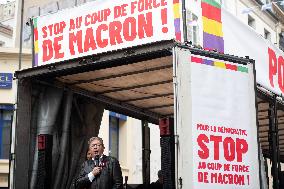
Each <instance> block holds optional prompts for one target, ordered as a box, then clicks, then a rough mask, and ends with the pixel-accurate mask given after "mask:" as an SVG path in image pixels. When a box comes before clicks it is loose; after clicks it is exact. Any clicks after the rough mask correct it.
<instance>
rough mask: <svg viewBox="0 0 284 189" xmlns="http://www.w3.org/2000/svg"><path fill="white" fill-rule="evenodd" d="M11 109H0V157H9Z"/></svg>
mask: <svg viewBox="0 0 284 189" xmlns="http://www.w3.org/2000/svg"><path fill="white" fill-rule="evenodd" d="M12 116H13V110H6V109H0V159H9V153H10V130H11V125H12Z"/></svg>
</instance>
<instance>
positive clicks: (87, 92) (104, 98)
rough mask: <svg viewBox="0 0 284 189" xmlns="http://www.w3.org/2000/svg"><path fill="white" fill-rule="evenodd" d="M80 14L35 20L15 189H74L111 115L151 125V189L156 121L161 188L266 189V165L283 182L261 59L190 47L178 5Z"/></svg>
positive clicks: (90, 6) (113, 7)
mask: <svg viewBox="0 0 284 189" xmlns="http://www.w3.org/2000/svg"><path fill="white" fill-rule="evenodd" d="M94 7H95V8H94ZM71 10H72V13H74V14H68V11H70V10H62V11H60V12H58V13H56V14H50V15H45V16H41V17H35V18H33V19H32V21H31V26H32V31H33V37H34V39H33V53H34V54H33V65H34V67H33V68H29V69H25V70H21V71H18V72H16V74H15V75H16V78H17V80H18V99H17V111H16V115H17V118H16V133H15V139H16V142H15V162H14V174H13V187H14V188H72V187H73V185H72V183H73V182H74V178H75V176H76V172H77V171H78V169H79V167H80V164H81V163H82V162H83V160H84V155H85V154H84V152H83V149H84V146H86V142H87V139H88V138H90V137H91V136H97V135H98V133H99V130H100V122H101V119H102V112H103V110H104V109H108V110H111V111H114V112H118V113H121V114H124V115H128V116H131V117H134V118H137V119H140V120H142V124H143V125H145V127H142V128H143V132H142V134H143V136H142V139H143V140H142V149H141V150H142V157H143V162H142V165H143V166H142V167H143V170H142V172H143V173H142V175H143V183H139V184H142V187H144V188H147V187H148V186H149V184H150V180H149V171H150V168H149V166H147V165H149V161H150V150H149V140H150V139H149V129H148V128H147V123H148V122H149V123H154V124H157V125H159V128H160V144H157V145H160V146H161V170H162V173H163V176H164V186H163V187H164V188H177V189H181V188H208V189H209V188H217V187H219V188H263V187H264V186H265V183H266V180H265V179H264V177H265V176H264V177H263V175H264V174H263V173H264V172H265V170H264V168H263V166H262V165H264V164H263V162H262V156H263V154H264V156H266V157H270V158H271V159H273V158H274V160H273V166H274V167H273V168H272V169H273V170H274V173H275V174H277V166H276V165H277V164H278V162H279V161H280V160H279V159H277V157H279V154H278V155H277V153H279V148H277V144H276V143H277V141H275V139H276V137H277V135H275V136H273V137H272V138H273V142H272V144H273V145H271V146H272V149H275V152H273V151H272V152H271V151H267V150H266V149H267V146H266V147H263V146H262V148H261V144H264V143H265V142H266V141H262V140H260V137H259V136H260V134H261V132H260V127H259V125H258V123H259V119H260V118H259V116H258V115H259V112H258V108H262V107H263V106H262V105H261V103H263V102H264V103H266V105H267V104H271V106H273V107H274V108H270V109H269V110H267V109H266V110H267V111H269V112H270V114H271V115H272V116H270V117H269V118H265V120H267V121H268V119H271V120H269V123H271V128H272V129H273V128H275V127H276V124H275V120H276V119H277V116H276V112H277V111H278V110H277V107H276V106H275V105H276V104H277V103H278V104H279V99H277V98H276V97H275V96H273V95H271V94H268V93H267V90H264V88H263V87H261V86H259V85H257V84H256V71H255V62H254V60H252V59H250V58H249V57H237V56H233V55H228V54H224V53H221V52H218V51H216V50H206V49H203V48H200V47H196V46H193V45H192V44H190V43H189V42H188V41H187V39H186V38H187V37H186V35H185V33H184V32H185V30H183V29H184V27H185V25H186V24H183V20H182V17H181V15H182V10H183V7H182V3H181V2H179V1H176V0H173V1H159V2H158V1H152V2H148V4H147V3H146V1H145V2H144V1H135V0H128V2H127V3H126V2H125V1H123V2H122V1H116V2H112V1H100V0H99V1H95V2H89V3H86V4H84V5H82V6H79V7H75V8H74V9H71ZM165 97H167V98H165ZM271 97H273V98H272V99H274V101H270V98H271ZM263 99H264V100H263ZM139 100H143V103H139ZM259 102H261V103H259ZM272 102H273V103H272ZM261 120H264V119H262V118H261ZM277 149H278V150H277ZM275 153H276V154H275ZM275 166H276V167H275ZM125 187H130V186H128V185H127V183H126V184H125Z"/></svg>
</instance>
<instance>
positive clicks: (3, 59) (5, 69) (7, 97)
mask: <svg viewBox="0 0 284 189" xmlns="http://www.w3.org/2000/svg"><path fill="white" fill-rule="evenodd" d="M18 53H19V49H16V48H0V73H13V74H14V72H15V71H16V70H18V67H19V56H18ZM31 65H32V57H31V52H30V51H29V50H23V56H22V68H28V67H31ZM15 92H16V80H13V84H12V89H0V104H14V103H15Z"/></svg>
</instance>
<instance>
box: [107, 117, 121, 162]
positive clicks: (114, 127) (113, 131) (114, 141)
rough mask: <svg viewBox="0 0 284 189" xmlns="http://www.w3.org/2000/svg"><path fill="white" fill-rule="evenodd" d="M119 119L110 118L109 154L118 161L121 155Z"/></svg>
mask: <svg viewBox="0 0 284 189" xmlns="http://www.w3.org/2000/svg"><path fill="white" fill-rule="evenodd" d="M118 146H119V118H116V117H113V116H109V153H110V156H112V157H115V158H117V159H118V153H119V149H118Z"/></svg>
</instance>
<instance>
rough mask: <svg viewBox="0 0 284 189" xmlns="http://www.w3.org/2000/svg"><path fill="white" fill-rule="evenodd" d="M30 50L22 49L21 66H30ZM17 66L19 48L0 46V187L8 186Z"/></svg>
mask: <svg viewBox="0 0 284 189" xmlns="http://www.w3.org/2000/svg"><path fill="white" fill-rule="evenodd" d="M31 60H32V56H31V51H30V50H23V54H22V65H21V66H22V68H29V67H31ZM18 68H19V49H17V48H0V187H3V188H8V174H9V158H10V143H11V140H12V138H11V129H12V122H13V113H14V110H15V106H14V105H15V102H16V94H17V93H16V92H17V83H16V80H14V73H15V71H17V70H18Z"/></svg>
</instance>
